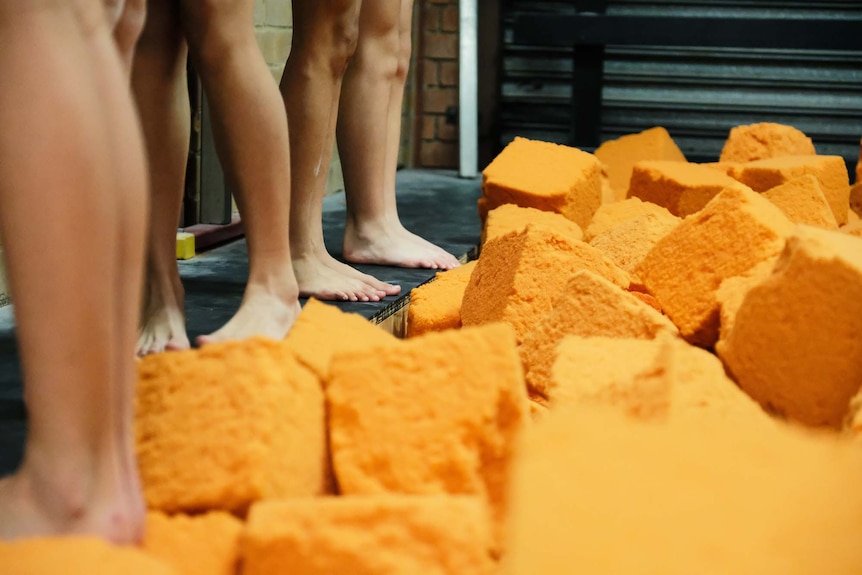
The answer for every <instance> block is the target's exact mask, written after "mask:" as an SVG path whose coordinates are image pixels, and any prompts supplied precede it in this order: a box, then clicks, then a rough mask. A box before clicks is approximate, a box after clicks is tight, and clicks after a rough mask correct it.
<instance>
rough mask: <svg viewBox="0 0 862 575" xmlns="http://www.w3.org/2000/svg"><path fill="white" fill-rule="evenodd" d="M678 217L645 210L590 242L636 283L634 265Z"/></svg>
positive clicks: (637, 280)
mask: <svg viewBox="0 0 862 575" xmlns="http://www.w3.org/2000/svg"><path fill="white" fill-rule="evenodd" d="M830 215H831V213H830ZM680 221H681V220H680V219H679V218H677V217H675V216H671V215H670V214H668V217H667V218H662V217H659V216H657V215H655V214H646V215H643V216H640V217H637V218H634V219H632V220H628V221H625V222H623V223H621V224H620V225H618V226H616V227H614V228H611V229H609V230H607V231H605V232H602V233H600V234H599V235H597V236H595V237H594V238H593V239H592V240H590V245H591V246H593V247H594V248H596V249H597V250H599V251H600V252H602V253H603V254H604V255H605V256H606V257H607V258H608V259H609V260H611V261H612V262H614V263H615V264H616V265H617V266H618V267H619V268H620V269H622V270H623V271H625V272H626V273H628V274H629V277H631V280H632V281H633V282H635V283H638V284H639V283H641V279H640V278H639V277H638V275H637V267H638V266H639V265H640V263H641V262H642V261H643V259H644V258H645V257H646V255H647V254H648V253H649V251H650V250H651V249H652V248H653V247H655V245H656V244H657V243H658V242H659V240H661V239H662V238H663V237H665V236H666V235H668V234H669V233H670V232H671V230H673V229H674V228H675V227H676V226H677V225H679V222H680Z"/></svg>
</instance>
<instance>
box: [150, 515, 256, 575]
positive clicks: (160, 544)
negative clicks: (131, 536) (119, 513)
mask: <svg viewBox="0 0 862 575" xmlns="http://www.w3.org/2000/svg"><path fill="white" fill-rule="evenodd" d="M242 530H243V524H242V522H241V521H240V520H239V519H237V518H236V517H234V516H233V515H230V514H228V513H225V512H223V511H213V512H210V513H207V514H205V515H197V516H193V517H190V516H187V515H174V516H167V515H165V514H163V513H159V512H150V513H148V514H147V523H146V532H145V535H144V541H143V543H142V548H143V549H144V551H146V552H147V553H149V554H150V555H153V556H155V557H157V558H159V559H160V560H162V561H163V562H165V563H166V564H167V565H171V566H172V567H174V569H176V570H177V573H179V574H180V575H236V572H237V568H238V567H239V543H240V533H241V532H242Z"/></svg>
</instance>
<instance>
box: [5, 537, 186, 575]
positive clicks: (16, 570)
mask: <svg viewBox="0 0 862 575" xmlns="http://www.w3.org/2000/svg"><path fill="white" fill-rule="evenodd" d="M0 566H2V568H3V575H51V574H52V573H63V574H64V575H117V574H118V573H122V574H123V575H182V574H181V573H179V572H177V571H174V570H173V569H172V568H170V567H169V566H168V565H166V564H164V563H163V562H161V561H159V560H158V559H156V558H155V557H152V556H150V555H148V554H146V553H144V552H143V551H141V550H140V549H136V548H134V547H115V546H113V545H109V544H108V543H106V542H105V541H103V540H102V539H97V538H95V537H55V538H45V539H22V540H18V541H0Z"/></svg>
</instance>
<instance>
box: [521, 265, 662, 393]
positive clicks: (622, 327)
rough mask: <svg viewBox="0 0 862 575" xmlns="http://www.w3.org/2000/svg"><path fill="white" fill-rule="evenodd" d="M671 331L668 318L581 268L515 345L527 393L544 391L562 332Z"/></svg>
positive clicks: (633, 334) (647, 335)
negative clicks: (527, 389) (520, 342)
mask: <svg viewBox="0 0 862 575" xmlns="http://www.w3.org/2000/svg"><path fill="white" fill-rule="evenodd" d="M662 333H670V334H674V335H676V334H677V333H678V330H677V329H676V326H674V325H673V323H671V321H670V320H669V319H667V318H666V317H665V316H663V315H662V314H661V313H659V312H657V311H656V310H654V309H653V308H652V307H650V306H648V305H647V304H645V303H644V302H642V301H640V300H639V299H638V298H636V297H635V296H633V295H632V294H630V293H628V292H626V291H623V290H622V289H620V288H619V286H615V285H614V284H612V283H611V282H609V281H608V280H606V279H604V278H603V277H600V276H597V275H596V274H594V273H592V272H590V271H587V270H581V271H579V272H576V273H575V274H574V275H572V276H570V279H569V281H568V282H567V283H566V285H565V287H564V288H563V289H562V290H560V291H559V292H558V294H557V298H556V300H555V301H554V303H553V307H552V308H551V311H550V312H548V313H547V314H545V315H541V316H537V317H534V318H533V328H532V329H531V330H530V331H529V332H528V333H527V334H526V335H525V336H524V339H523V343H522V344H521V347H520V348H519V349H518V351H519V352H520V354H521V360H522V362H523V364H524V370H525V379H526V381H527V386H528V388H529V392H530V395H539V396H542V397H545V398H549V396H548V392H547V389H548V386H549V382H550V379H551V366H552V365H553V362H554V349H555V348H556V347H557V344H558V343H559V342H560V341H561V340H562V339H563V338H564V337H565V336H567V335H581V336H595V335H604V336H612V337H627V338H644V339H652V338H655V337H657V336H658V335H659V334H662Z"/></svg>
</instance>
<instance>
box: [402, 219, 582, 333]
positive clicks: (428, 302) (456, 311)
mask: <svg viewBox="0 0 862 575" xmlns="http://www.w3.org/2000/svg"><path fill="white" fill-rule="evenodd" d="M566 221H568V220H566ZM475 267H476V262H475V261H472V262H470V263H468V264H465V265H462V266H459V267H457V268H455V269H451V270H448V271H445V272H438V273H437V274H436V275H435V279H434V281H432V282H429V283H427V284H424V285H421V286H419V287H417V288H414V289H413V290H411V291H410V307H409V308H408V309H407V336H408V337H415V336H417V335H422V334H423V333H428V332H430V331H443V330H446V329H458V328H459V327H461V300H463V299H464V290H465V289H466V288H467V284H468V283H469V282H470V274H472V273H473V269H474V268H475Z"/></svg>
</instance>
